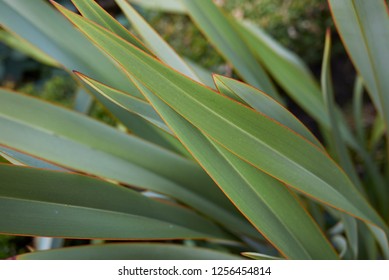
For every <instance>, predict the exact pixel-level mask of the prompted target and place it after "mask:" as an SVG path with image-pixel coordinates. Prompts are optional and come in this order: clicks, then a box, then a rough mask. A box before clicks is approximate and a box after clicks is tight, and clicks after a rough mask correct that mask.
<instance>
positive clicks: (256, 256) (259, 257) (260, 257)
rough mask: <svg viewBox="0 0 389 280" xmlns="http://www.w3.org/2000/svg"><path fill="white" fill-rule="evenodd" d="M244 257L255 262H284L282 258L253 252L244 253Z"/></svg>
mask: <svg viewBox="0 0 389 280" xmlns="http://www.w3.org/2000/svg"><path fill="white" fill-rule="evenodd" d="M242 255H243V256H245V257H247V258H250V259H253V260H282V258H277V257H274V256H269V255H264V254H260V253H253V252H244V253H242Z"/></svg>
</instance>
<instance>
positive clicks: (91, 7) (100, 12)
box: [72, 0, 151, 54]
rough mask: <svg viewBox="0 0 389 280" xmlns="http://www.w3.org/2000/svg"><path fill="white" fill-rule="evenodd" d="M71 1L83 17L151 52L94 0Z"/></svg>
mask: <svg viewBox="0 0 389 280" xmlns="http://www.w3.org/2000/svg"><path fill="white" fill-rule="evenodd" d="M72 2H73V4H74V5H75V6H76V8H77V9H78V10H79V12H80V13H81V14H82V15H83V16H84V17H85V18H88V19H90V20H92V21H94V22H96V23H97V24H99V25H101V26H102V27H105V28H107V29H108V30H110V31H111V32H113V33H115V34H117V35H118V36H120V37H121V38H123V39H124V40H126V41H128V42H129V43H131V44H133V45H134V46H136V47H138V48H139V49H141V50H143V51H144V52H147V53H148V54H151V52H150V51H149V50H148V49H147V48H146V47H145V46H144V45H143V43H142V42H141V41H139V39H138V38H136V37H135V36H134V35H132V34H131V33H130V32H129V31H128V30H127V29H126V28H124V27H123V26H122V25H121V24H120V23H119V22H118V21H117V20H115V19H114V18H113V17H112V16H111V15H110V14H108V13H107V12H106V11H105V10H104V9H103V8H101V7H100V6H99V4H97V3H96V2H95V1H94V0H72Z"/></svg>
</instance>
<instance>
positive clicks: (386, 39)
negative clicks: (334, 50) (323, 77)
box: [328, 0, 389, 139]
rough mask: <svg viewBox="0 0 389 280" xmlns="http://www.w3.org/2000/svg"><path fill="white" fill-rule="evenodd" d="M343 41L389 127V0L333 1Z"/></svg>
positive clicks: (333, 10) (333, 13)
mask: <svg viewBox="0 0 389 280" xmlns="http://www.w3.org/2000/svg"><path fill="white" fill-rule="evenodd" d="M328 2H329V4H330V8H331V11H332V17H333V19H334V21H335V24H336V27H337V30H338V32H339V34H340V36H341V38H342V40H343V43H344V45H345V47H346V49H347V51H348V53H349V55H350V57H351V59H352V61H353V63H354V65H355V67H356V68H357V70H358V73H359V74H360V75H361V76H362V77H363V79H364V82H365V84H366V88H367V90H368V92H369V93H370V95H371V98H372V100H373V103H374V105H375V107H376V109H377V110H378V112H380V114H381V115H382V117H383V119H384V122H385V126H386V128H387V135H389V133H388V128H389V95H388V94H387V93H388V92H389V79H388V78H387V74H386V73H388V71H389V66H388V65H389V57H388V56H387V46H388V45H389V16H388V12H387V11H388V7H387V5H386V2H385V1H363V0H345V1H334V0H329V1H328ZM388 139H389V136H388Z"/></svg>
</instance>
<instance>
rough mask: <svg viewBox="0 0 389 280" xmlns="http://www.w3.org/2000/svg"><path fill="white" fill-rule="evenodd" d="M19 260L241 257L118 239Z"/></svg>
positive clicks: (206, 250) (230, 258)
mask: <svg viewBox="0 0 389 280" xmlns="http://www.w3.org/2000/svg"><path fill="white" fill-rule="evenodd" d="M17 259H18V260H49V259H50V260H242V259H243V258H241V257H239V256H236V255H232V254H228V253H223V252H218V251H215V250H209V249H204V248H198V247H188V246H181V245H172V244H160V243H119V244H103V245H89V246H79V247H73V248H64V249H56V250H49V251H41V252H34V253H28V254H23V255H19V256H18V257H17Z"/></svg>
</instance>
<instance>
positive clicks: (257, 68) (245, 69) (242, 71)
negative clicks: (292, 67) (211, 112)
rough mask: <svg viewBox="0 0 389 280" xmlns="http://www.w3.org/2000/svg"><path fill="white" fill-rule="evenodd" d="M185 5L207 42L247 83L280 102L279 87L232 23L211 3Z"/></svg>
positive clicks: (184, 0) (188, 2) (187, 1)
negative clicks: (275, 85) (277, 87)
mask: <svg viewBox="0 0 389 280" xmlns="http://www.w3.org/2000/svg"><path fill="white" fill-rule="evenodd" d="M182 3H183V4H184V6H185V7H186V9H187V12H188V14H189V16H190V17H191V18H192V19H193V20H194V21H195V23H196V24H197V26H198V27H199V28H200V29H201V30H202V32H203V33H204V34H205V36H206V37H207V38H208V40H209V41H210V42H211V43H212V44H213V45H214V46H215V47H216V48H217V49H218V50H219V51H220V53H221V54H222V55H223V56H224V57H225V58H226V59H227V61H229V62H231V63H232V65H233V67H234V68H235V70H236V72H237V73H238V74H239V75H240V76H241V77H242V78H243V79H244V80H245V81H246V82H248V83H250V84H251V85H253V86H255V87H256V88H258V89H260V90H263V91H264V92H266V93H267V94H269V95H270V96H272V97H273V98H275V99H277V100H279V101H281V98H280V96H279V94H278V93H277V90H276V88H275V87H274V85H273V84H272V82H271V80H270V78H269V77H268V75H267V74H266V72H265V71H264V69H263V68H262V66H261V65H260V64H259V63H258V62H257V61H256V59H255V56H254V55H253V53H252V52H251V50H250V49H249V47H247V46H246V45H245V44H244V43H243V42H242V40H241V37H240V36H239V34H238V32H237V31H236V30H235V27H234V26H233V24H232V23H231V22H230V20H229V19H228V18H227V17H226V16H225V15H224V14H223V13H222V12H221V11H220V10H219V9H218V8H217V7H216V6H215V4H214V3H213V2H212V1H211V0H203V1H192V0H182Z"/></svg>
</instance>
